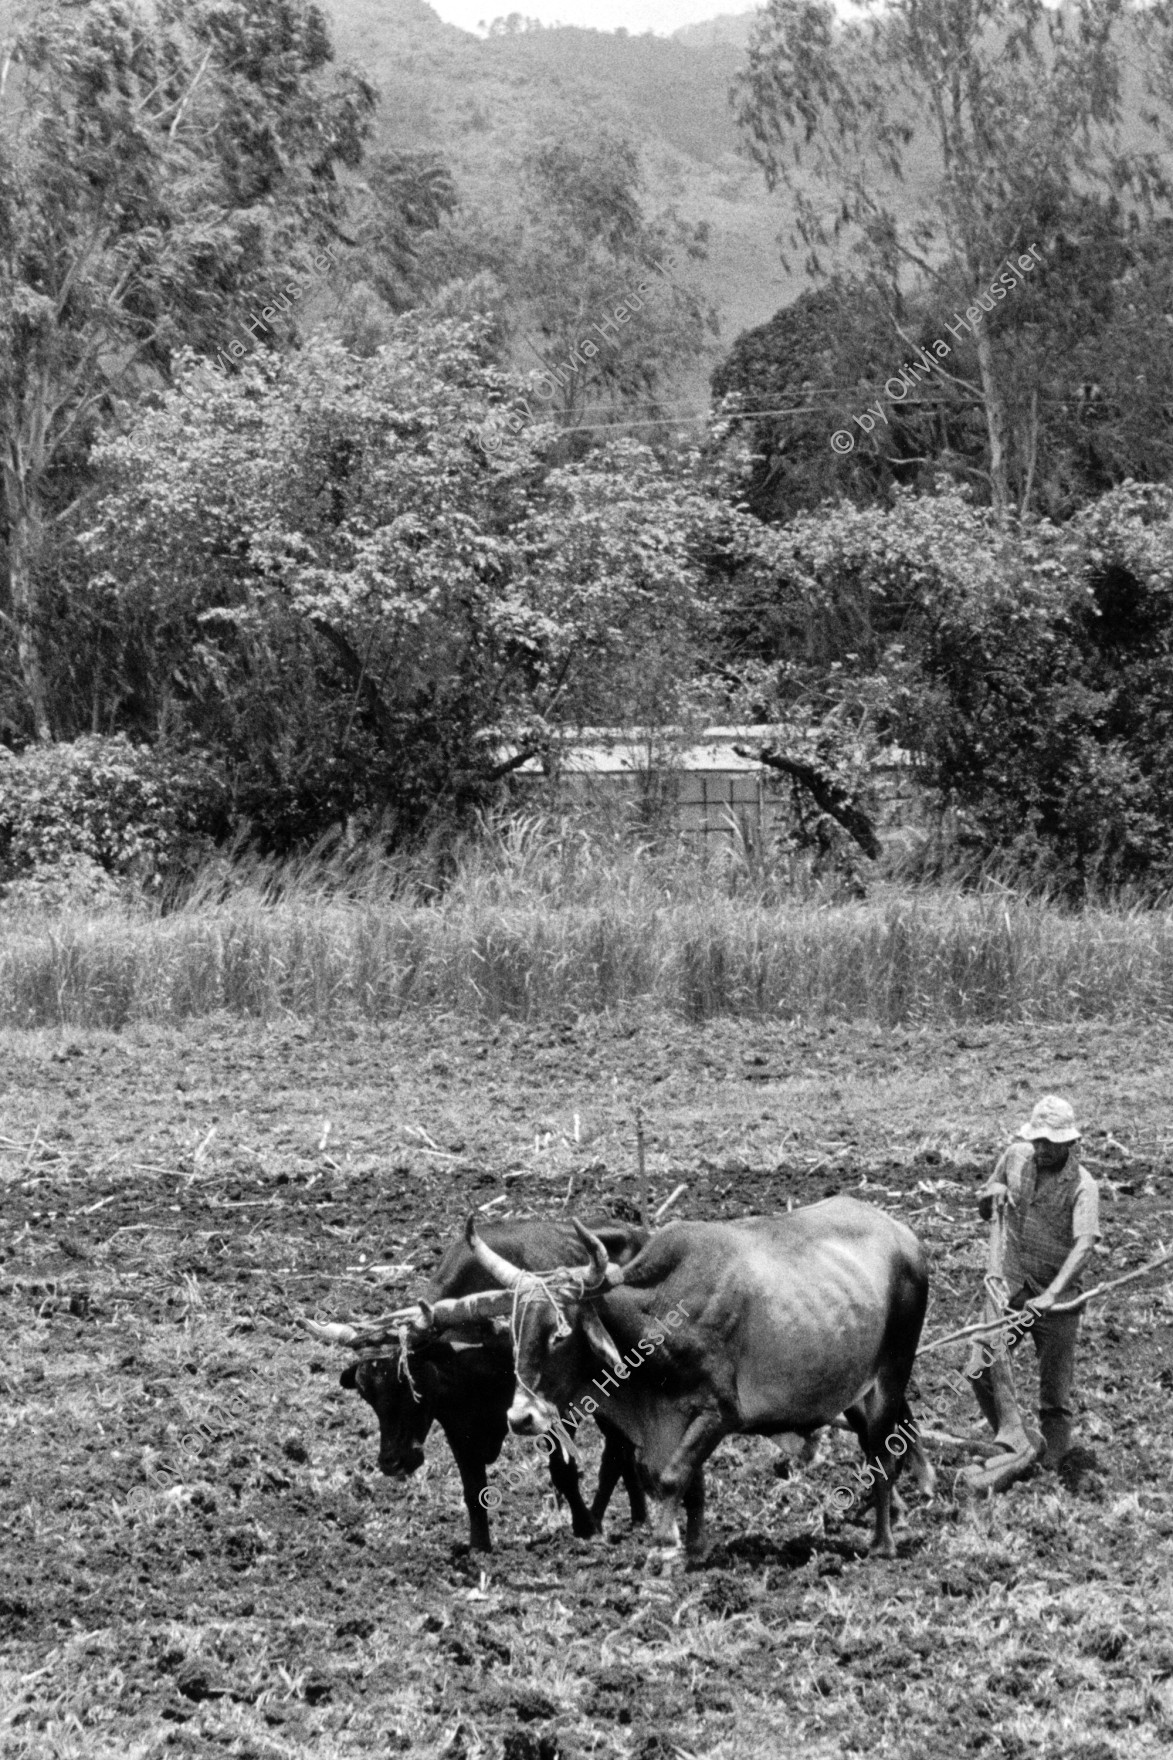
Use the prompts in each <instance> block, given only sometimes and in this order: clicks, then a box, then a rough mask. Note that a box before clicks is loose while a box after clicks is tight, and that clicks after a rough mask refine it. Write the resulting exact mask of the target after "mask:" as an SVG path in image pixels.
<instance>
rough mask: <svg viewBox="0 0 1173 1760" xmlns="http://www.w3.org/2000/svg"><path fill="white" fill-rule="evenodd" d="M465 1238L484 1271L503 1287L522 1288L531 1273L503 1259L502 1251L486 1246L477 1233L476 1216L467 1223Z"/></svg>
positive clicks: (471, 1217)
mask: <svg viewBox="0 0 1173 1760" xmlns="http://www.w3.org/2000/svg"><path fill="white" fill-rule="evenodd" d="M464 1238H465V1240H466V1241H467V1242H468V1244H469V1246H470V1247H471V1248H472V1252H473V1257H474V1258H475V1259H476V1262H477V1264H478V1265H479V1266H480V1267H481V1269H482V1271H487V1272H488V1274H489V1276H490V1277H491V1278H493V1280H494V1281H495V1282H496V1283H499V1284H500V1285H501V1287H502V1289H521V1288H522V1287H523V1285H524V1284H525V1282H526V1279H527V1278H528V1276H529V1273H528V1272H527V1271H521V1270H519V1268H518V1267H517V1266H516V1265H511V1264H510V1263H509V1261H508V1259H503V1258H502V1257H501V1255H500V1253H495V1252H494V1251H493V1249H492V1247H490V1246H486V1244H485V1242H484V1241H483V1240H482V1239H481V1237H480V1235H479V1234H478V1233H477V1219H476V1217H475V1216H470V1217H469V1219H468V1221H467V1222H466V1223H465V1226H464Z"/></svg>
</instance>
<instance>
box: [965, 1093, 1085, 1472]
mask: <svg viewBox="0 0 1173 1760" xmlns="http://www.w3.org/2000/svg"><path fill="white" fill-rule="evenodd" d="M1018 1135H1019V1138H1020V1139H1021V1140H1020V1141H1019V1142H1016V1143H1013V1144H1012V1145H1011V1146H1010V1148H1008V1149H1007V1150H1005V1152H1004V1153H1003V1154H1002V1156H1001V1157H1000V1158H999V1160H998V1163H997V1165H996V1166H995V1168H994V1171H993V1173H992V1174H991V1176H990V1179H989V1181H988V1183H987V1184H986V1186H985V1188H984V1190H983V1191H982V1192H981V1193H980V1194H979V1197H978V1210H979V1213H980V1214H981V1216H982V1218H983V1220H984V1221H987V1222H990V1223H991V1224H992V1230H991V1239H990V1264H989V1270H988V1272H987V1275H986V1308H987V1311H986V1315H985V1318H986V1319H987V1320H989V1321H995V1320H998V1319H1000V1318H1002V1317H1003V1316H1006V1315H1007V1314H1017V1315H1020V1316H1021V1318H1020V1319H1018V1320H1015V1321H1011V1322H1010V1323H1009V1324H1008V1325H1007V1326H1005V1327H1003V1328H1000V1329H999V1330H997V1331H994V1332H992V1333H990V1334H989V1335H988V1336H987V1338H986V1339H983V1340H976V1339H975V1341H974V1345H973V1350H972V1352H971V1355H970V1361H969V1364H968V1366H967V1369H966V1373H967V1374H968V1375H969V1377H970V1378H971V1380H972V1382H973V1390H974V1393H975V1394H976V1396H977V1402H978V1405H979V1406H980V1407H981V1410H982V1415H983V1417H984V1418H985V1419H986V1421H987V1422H988V1424H989V1425H990V1428H991V1429H992V1430H993V1431H994V1441H995V1445H996V1448H997V1450H998V1452H997V1453H995V1455H994V1456H993V1458H992V1460H991V1461H990V1463H989V1465H988V1467H986V1468H984V1469H981V1470H979V1471H977V1472H976V1473H974V1472H971V1473H969V1474H967V1475H966V1477H967V1478H968V1479H969V1482H970V1483H971V1484H972V1485H975V1486H980V1487H983V1488H986V1489H1000V1488H1001V1486H1002V1485H1005V1484H1009V1483H1010V1482H1011V1481H1012V1480H1013V1479H1014V1478H1016V1477H1018V1476H1019V1474H1020V1473H1021V1472H1022V1471H1024V1470H1025V1469H1026V1468H1027V1467H1028V1466H1030V1465H1031V1464H1032V1462H1033V1461H1034V1460H1035V1459H1037V1458H1038V1457H1039V1456H1040V1455H1041V1457H1042V1464H1043V1466H1044V1467H1049V1468H1057V1467H1058V1466H1059V1463H1060V1462H1061V1461H1062V1459H1063V1457H1064V1455H1066V1454H1067V1453H1068V1451H1069V1450H1070V1448H1071V1443H1072V1418H1073V1408H1072V1391H1073V1388H1074V1384H1075V1342H1076V1338H1077V1336H1078V1333H1079V1319H1080V1309H1078V1308H1077V1309H1075V1310H1074V1311H1067V1312H1058V1311H1053V1310H1054V1309H1055V1307H1056V1303H1058V1302H1059V1298H1060V1297H1061V1296H1064V1297H1068V1298H1070V1297H1074V1296H1077V1295H1078V1294H1079V1292H1080V1290H1081V1288H1082V1278H1083V1271H1084V1268H1085V1266H1086V1264H1087V1262H1088V1259H1089V1258H1090V1257H1091V1254H1092V1250H1093V1249H1094V1247H1095V1244H1096V1242H1097V1240H1098V1239H1099V1238H1100V1194H1099V1187H1098V1186H1097V1184H1096V1182H1095V1180H1094V1179H1092V1177H1091V1175H1090V1174H1089V1173H1087V1172H1086V1171H1085V1169H1084V1168H1083V1167H1082V1166H1081V1165H1080V1162H1079V1153H1078V1150H1077V1148H1076V1144H1077V1143H1078V1142H1079V1131H1078V1129H1077V1127H1076V1123H1075V1113H1074V1112H1073V1111H1072V1109H1071V1107H1070V1105H1069V1104H1068V1103H1067V1101H1066V1100H1061V1099H1059V1098H1058V1097H1057V1096H1056V1095H1054V1094H1048V1095H1046V1096H1045V1097H1044V1098H1043V1099H1042V1100H1040V1101H1039V1103H1038V1105H1037V1106H1036V1107H1035V1109H1034V1111H1033V1112H1032V1113H1031V1116H1030V1121H1029V1123H1027V1124H1024V1125H1023V1126H1022V1129H1021V1130H1020V1131H1019V1133H1018ZM1028 1331H1029V1332H1030V1333H1031V1335H1032V1337H1033V1338H1034V1342H1035V1351H1036V1353H1037V1355H1038V1363H1039V1425H1040V1428H1041V1431H1042V1436H1041V1438H1040V1437H1039V1436H1038V1435H1037V1434H1032V1433H1031V1432H1030V1431H1029V1430H1027V1428H1026V1426H1025V1425H1024V1424H1023V1421H1022V1416H1021V1414H1020V1412H1019V1409H1018V1400H1017V1396H1016V1394H1015V1390H1014V1376H1013V1373H1012V1371H1011V1367H1010V1358H1009V1351H1010V1350H1013V1349H1014V1347H1015V1346H1016V1345H1017V1344H1019V1343H1020V1342H1021V1340H1022V1338H1023V1336H1024V1335H1025V1333H1026V1332H1028Z"/></svg>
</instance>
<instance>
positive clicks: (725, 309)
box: [324, 0, 803, 408]
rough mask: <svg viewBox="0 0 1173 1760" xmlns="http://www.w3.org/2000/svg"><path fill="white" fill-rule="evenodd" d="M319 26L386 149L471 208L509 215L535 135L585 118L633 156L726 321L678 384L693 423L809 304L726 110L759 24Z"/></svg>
mask: <svg viewBox="0 0 1173 1760" xmlns="http://www.w3.org/2000/svg"><path fill="white" fill-rule="evenodd" d="M324 10H325V11H326V12H327V14H328V15H329V17H330V19H331V24H332V28H333V31H334V36H335V42H336V44H337V49H338V54H339V57H340V58H348V59H350V60H352V61H354V62H355V63H356V64H357V65H358V66H359V67H361V68H362V70H363V72H364V73H365V74H366V75H367V77H368V78H370V79H372V80H374V81H375V83H376V84H377V85H378V86H379V88H380V91H381V93H382V104H381V109H380V122H379V129H380V140H381V142H382V143H383V144H385V145H387V146H398V147H432V148H435V149H437V150H439V151H442V152H443V153H445V154H446V155H447V157H448V158H449V159H450V160H451V162H452V164H453V166H454V169H455V171H456V174H457V180H458V184H459V186H460V188H461V191H462V193H463V194H464V195H465V196H466V198H467V199H469V200H471V201H475V202H478V203H484V204H486V205H487V206H488V207H489V208H490V209H493V208H497V207H499V206H501V205H502V203H503V201H505V202H507V200H508V197H507V195H506V196H504V197H503V191H508V189H509V186H510V184H511V182H512V180H513V179H514V178H515V176H516V166H517V163H518V158H519V154H520V149H521V145H522V143H523V141H524V140H525V139H526V138H527V137H528V136H529V135H530V133H531V132H532V131H533V130H534V129H535V128H554V127H557V126H558V125H559V124H561V125H563V126H565V124H566V122H567V119H568V117H569V118H573V117H574V116H578V115H590V116H592V117H594V118H597V119H599V120H605V121H609V122H611V123H612V124H613V125H615V126H617V127H619V128H621V129H622V130H623V131H624V132H626V133H627V134H629V135H630V136H631V137H632V138H633V139H634V140H635V141H636V142H637V143H638V145H639V146H640V148H641V152H642V157H643V163H644V168H645V175H646V189H645V204H646V206H647V208H648V209H649V210H651V211H653V212H654V211H657V210H659V209H662V208H664V207H666V206H668V205H672V206H673V207H674V208H675V209H676V211H677V213H678V214H679V215H680V217H681V219H683V220H687V221H691V222H698V221H705V222H707V224H708V226H709V229H710V232H709V258H708V261H707V263H705V264H702V265H697V266H694V267H692V268H691V269H690V270H689V271H688V272H687V279H688V280H689V281H690V283H691V284H692V286H693V287H694V288H695V289H696V291H697V292H698V293H699V294H700V295H701V297H702V298H703V299H704V300H705V301H706V302H708V303H709V304H711V305H712V306H713V307H714V308H715V309H716V311H717V314H718V317H719V321H720V334H719V337H718V338H717V339H715V340H714V341H713V342H712V343H711V344H710V346H709V347H708V348H707V349H706V351H705V353H704V355H703V356H702V357H701V358H699V359H698V360H697V361H696V362H695V363H693V364H692V366H691V367H690V368H689V369H688V371H687V373H686V374H685V375H684V378H683V382H682V386H681V391H682V394H683V395H684V396H685V397H687V398H688V400H689V401H690V402H691V403H692V404H693V406H694V407H696V408H701V407H703V406H704V405H705V403H706V402H707V399H708V378H709V373H710V372H711V370H712V367H713V365H714V363H715V360H716V359H717V357H718V356H719V355H721V354H723V353H724V352H725V351H726V350H727V349H728V348H729V346H730V344H731V343H732V341H733V340H734V338H735V337H736V336H737V335H738V334H739V332H740V331H742V330H744V329H747V328H749V327H751V326H753V325H756V324H760V323H763V322H764V321H765V320H766V319H767V318H768V317H770V316H771V315H772V314H773V313H774V312H775V311H776V310H777V308H778V306H779V305H781V304H783V303H785V302H786V301H787V300H789V299H792V298H793V297H794V296H795V295H796V294H797V293H798V292H799V291H800V290H801V287H802V285H803V283H802V279H801V277H796V276H790V275H787V274H786V273H785V272H784V270H783V269H782V266H781V264H780V262H779V258H778V246H777V242H776V238H777V233H778V230H779V227H780V224H781V221H782V208H781V205H780V203H779V201H778V200H777V199H776V198H774V197H771V196H769V195H768V194H767V192H766V189H765V186H764V183H763V181H762V178H761V174H760V173H759V172H758V171H757V169H756V168H755V167H754V166H752V165H751V164H749V163H748V161H747V160H745V159H744V158H742V157H740V156H739V153H738V137H737V130H736V128H735V126H734V122H733V117H732V112H731V110H730V107H729V102H728V91H729V85H730V82H731V80H732V78H733V75H734V73H735V72H736V70H737V68H738V66H739V65H740V62H741V58H742V51H741V48H740V47H739V46H738V44H737V42H736V41H734V40H731V37H732V36H734V35H736V32H737V29H741V30H742V31H744V30H746V29H748V20H749V19H750V17H752V14H745V15H742V17H740V18H734V19H719V20H715V21H713V24H712V26H711V27H710V26H709V25H705V26H697V27H691V28H690V29H689V30H688V31H686V32H684V33H678V35H677V36H676V37H675V38H664V37H654V36H651V35H645V36H640V37H630V36H629V37H621V36H619V35H616V34H608V33H605V32H601V31H591V30H580V29H573V28H569V27H567V28H559V29H551V30H544V31H533V32H524V33H519V34H518V35H516V36H507V37H493V38H487V39H482V38H478V37H476V36H473V35H472V34H471V33H470V32H466V31H461V30H458V29H456V28H455V27H454V26H451V25H446V24H444V23H443V22H442V21H441V19H440V18H439V17H438V16H437V14H436V13H435V12H433V11H432V9H431V7H430V6H427V5H425V4H424V0H324ZM710 29H711V32H712V35H711V37H708V38H707V37H706V34H705V33H708V32H710Z"/></svg>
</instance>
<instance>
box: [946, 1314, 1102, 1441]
mask: <svg viewBox="0 0 1173 1760" xmlns="http://www.w3.org/2000/svg"><path fill="white" fill-rule="evenodd" d="M1028 1299H1029V1297H1028V1293H1027V1291H1026V1290H1025V1289H1021V1290H1018V1291H1017V1292H1016V1293H1015V1294H1014V1295H1013V1296H1012V1297H1011V1299H1010V1307H1011V1308H1012V1309H1021V1308H1022V1306H1023V1304H1024V1302H1026V1301H1027V1300H1028ZM1024 1318H1026V1316H1024ZM1079 1320H1080V1315H1079V1312H1078V1311H1077V1312H1076V1313H1074V1314H1040V1315H1039V1316H1038V1318H1037V1319H1036V1320H1035V1321H1034V1323H1033V1325H1031V1326H1030V1327H1029V1329H1028V1328H1026V1327H1024V1326H1023V1325H1022V1324H1021V1323H1019V1324H1018V1325H1016V1326H1008V1327H1007V1328H1006V1330H1005V1333H1004V1334H1003V1336H1004V1338H1005V1340H1006V1343H1007V1345H1008V1347H1009V1349H1010V1350H1015V1349H1017V1347H1018V1345H1019V1344H1020V1343H1021V1342H1022V1339H1023V1337H1024V1336H1025V1333H1026V1331H1027V1330H1029V1331H1030V1334H1031V1336H1032V1337H1033V1339H1034V1341H1035V1355H1036V1356H1037V1357H1038V1363H1039V1425H1040V1428H1041V1429H1042V1432H1043V1441H1044V1442H1045V1443H1046V1445H1047V1447H1046V1454H1045V1455H1044V1457H1043V1465H1044V1466H1045V1467H1057V1466H1058V1465H1059V1462H1060V1461H1061V1460H1062V1459H1063V1456H1064V1455H1065V1454H1066V1453H1067V1451H1068V1449H1069V1448H1070V1447H1071V1440H1072V1435H1073V1432H1074V1427H1075V1407H1074V1405H1073V1403H1072V1396H1073V1393H1074V1389H1075V1341H1076V1339H1077V1338H1078V1336H1079ZM992 1354H993V1347H992V1346H991V1345H990V1343H989V1341H988V1340H982V1339H974V1342H973V1348H972V1350H971V1351H970V1356H969V1362H968V1363H967V1365H966V1370H965V1372H966V1374H967V1375H968V1376H969V1377H970V1379H971V1381H972V1382H973V1391H974V1394H975V1395H976V1397H977V1402H978V1405H979V1406H980V1407H981V1410H982V1416H983V1417H984V1418H985V1419H986V1422H987V1423H988V1424H989V1425H990V1427H991V1428H992V1429H993V1430H995V1431H996V1430H997V1428H998V1423H999V1419H998V1414H997V1407H996V1404H995V1401H994V1382H993V1376H992V1375H991V1374H990V1362H991V1360H992Z"/></svg>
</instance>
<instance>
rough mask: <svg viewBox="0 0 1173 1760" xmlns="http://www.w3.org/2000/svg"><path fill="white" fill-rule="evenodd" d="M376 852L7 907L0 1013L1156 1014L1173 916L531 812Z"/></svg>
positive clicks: (106, 1017)
mask: <svg viewBox="0 0 1173 1760" xmlns="http://www.w3.org/2000/svg"><path fill="white" fill-rule="evenodd" d="M425 890H426V889H424V888H422V887H421V885H420V883H419V878H418V876H417V875H415V874H413V873H411V872H410V871H409V870H407V869H405V868H404V867H403V866H395V865H393V864H390V863H386V862H378V861H375V860H373V859H366V860H364V861H360V862H358V863H357V864H356V863H354V862H351V863H350V864H349V866H345V865H344V864H342V863H340V862H337V861H336V862H334V863H327V864H325V865H322V864H317V865H313V864H301V865H300V866H294V867H287V868H285V869H281V868H277V867H274V866H271V865H265V864H253V865H251V866H250V867H247V868H243V869H239V870H231V869H227V868H216V869H214V870H213V869H209V870H208V871H207V872H206V873H205V875H204V876H203V877H202V878H201V880H200V882H199V883H197V885H196V887H195V888H194V890H193V892H192V894H191V895H190V896H189V898H188V899H187V900H186V902H185V903H184V904H183V905H182V907H181V908H179V909H176V910H174V911H172V912H170V913H169V914H162V913H160V912H159V911H158V909H157V908H153V907H150V906H147V905H145V904H143V903H142V902H133V901H131V902H127V903H126V904H124V905H123V906H122V907H120V908H117V909H114V910H106V911H103V912H100V913H97V914H94V913H86V912H84V911H74V912H70V911H65V912H61V913H59V914H57V915H54V916H46V915H44V914H35V913H27V914H24V915H20V914H17V913H13V912H9V915H8V918H7V922H6V924H5V928H4V932H3V937H2V939H0V1024H5V1025H10V1026H17V1027H37V1026H49V1025H55V1026H61V1025H72V1026H89V1027H108V1028H115V1029H118V1028H121V1027H123V1026H125V1025H127V1024H128V1023H131V1022H135V1021H153V1022H178V1021H182V1020H185V1019H190V1018H194V1017H199V1016H202V1015H208V1014H212V1013H215V1012H217V1011H220V1010H227V1011H228V1012H229V1013H231V1014H234V1015H238V1016H241V1017H246V1018H249V1017H251V1018H260V1019H263V1020H268V1019H271V1018H273V1017H281V1016H287V1015H290V1014H294V1015H298V1016H300V1017H308V1018H311V1019H314V1020H318V1021H322V1020H326V1019H330V1018H335V1017H342V1018H345V1017H348V1016H349V1017H351V1018H366V1019H370V1020H376V1021H379V1020H391V1019H395V1018H396V1017H398V1016H401V1015H402V1014H403V1013H404V1012H406V1011H411V1010H417V1009H426V1010H442V1011H445V1012H455V1013H457V1014H460V1015H464V1016H468V1017H479V1018H481V1019H488V1020H496V1019H499V1018H501V1017H502V1016H511V1017H513V1018H518V1019H543V1018H563V1017H565V1016H566V1015H567V1014H574V1013H576V1012H597V1011H600V1010H610V1009H615V1008H621V1007H623V1006H624V1005H626V1004H630V1003H633V1002H638V1003H641V1004H650V1005H653V1006H655V1007H657V1008H660V1009H667V1010H670V1011H672V1012H674V1013H676V1014H678V1015H680V1016H683V1017H684V1018H685V1019H689V1020H698V1021H699V1020H707V1019H711V1018H713V1017H714V1016H718V1015H735V1016H736V1015H740V1016H748V1017H757V1018H764V1019H770V1018H773V1019H791V1020H792V1019H796V1018H801V1019H807V1020H826V1019H854V1020H870V1021H874V1022H877V1023H879V1024H883V1025H893V1024H896V1023H902V1022H926V1021H956V1022H972V1021H1030V1020H1039V1021H1042V1020H1062V1019H1071V1018H1081V1019H1096V1018H1098V1019H1127V1018H1131V1017H1136V1016H1140V1015H1143V1016H1146V1017H1149V1018H1151V1017H1152V1016H1154V1015H1157V1016H1160V1017H1162V1018H1165V1017H1167V1016H1168V1015H1169V1014H1170V1013H1171V1012H1173V915H1171V913H1170V912H1169V911H1167V910H1159V911H1158V910H1151V911H1144V910H1140V909H1132V910H1127V909H1119V910H1111V909H1105V908H1088V909H1086V910H1084V911H1082V912H1078V913H1076V912H1072V911H1069V910H1065V909H1062V908H1060V907H1058V906H1056V905H1054V904H1052V903H1049V902H1047V901H1045V900H1041V899H1030V898H1015V897H1013V896H1011V895H1008V894H1007V893H1006V892H1005V891H1004V890H1002V889H998V890H997V891H990V892H987V893H984V894H981V893H979V894H964V893H961V892H957V891H945V892H935V893H934V892H929V891H915V892H914V891H904V892H899V891H893V890H886V891H885V890H880V891H878V892H877V893H876V895H875V896H873V897H872V898H870V899H868V900H867V901H865V902H835V901H833V900H831V899H824V898H820V897H819V896H818V895H817V892H816V893H815V895H813V896H807V897H805V898H800V897H796V896H794V894H793V893H792V892H791V893H786V892H780V891H779V890H778V888H777V887H776V885H775V884H774V882H772V881H771V880H770V879H769V878H768V877H764V876H763V874H762V873H761V871H760V864H757V867H756V868H755V866H754V864H751V863H749V862H748V861H747V860H746V858H745V856H744V853H739V852H738V851H737V850H736V849H731V850H728V851H725V852H723V853H722V855H721V857H720V858H719V859H717V860H713V861H709V862H707V863H706V862H702V861H700V860H698V859H697V858H696V857H695V856H694V855H692V854H690V853H689V852H687V851H684V850H681V849H679V848H676V849H665V848H659V849H656V848H652V847H641V846H638V845H633V844H632V843H631V842H630V840H628V841H625V842H621V841H619V840H609V841H604V840H600V839H597V838H592V837H589V836H587V835H586V834H584V833H581V832H575V831H574V830H572V829H570V828H568V827H567V826H565V825H561V826H560V825H557V824H554V823H551V822H544V821H536V820H529V821H514V822H512V823H511V824H508V825H506V826H505V827H504V828H503V829H501V830H500V831H498V832H497V833H496V834H495V835H493V836H490V837H487V838H485V839H483V840H482V841H481V842H480V843H478V844H476V845H471V846H469V848H468V849H467V850H466V851H465V853H464V856H463V858H462V860H461V861H460V863H459V865H458V867H457V871H456V873H455V875H454V876H453V877H452V878H451V880H450V881H449V883H448V884H447V885H446V886H445V887H444V888H443V890H439V889H434V888H433V889H432V890H431V893H430V896H425V895H424V894H425Z"/></svg>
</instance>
